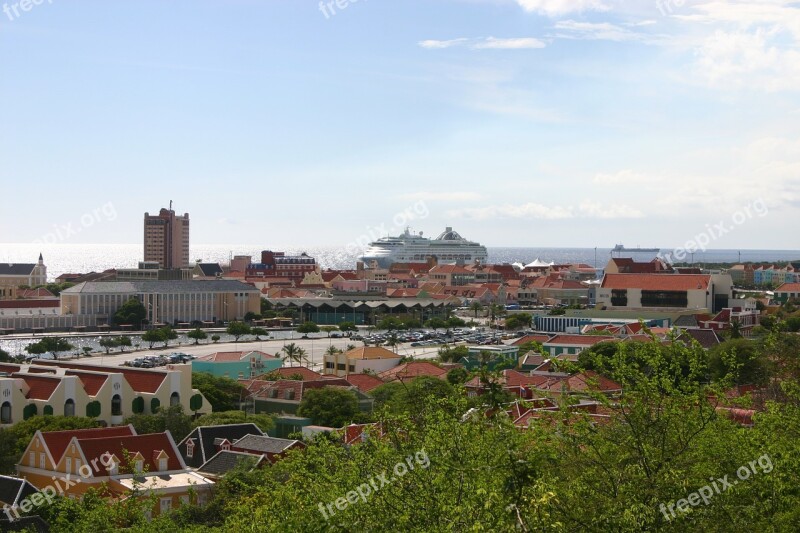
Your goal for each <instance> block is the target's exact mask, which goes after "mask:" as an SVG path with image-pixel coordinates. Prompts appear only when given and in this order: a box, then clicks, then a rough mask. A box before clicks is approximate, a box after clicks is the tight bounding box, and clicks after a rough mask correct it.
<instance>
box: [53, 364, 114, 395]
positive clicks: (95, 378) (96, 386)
mask: <svg viewBox="0 0 800 533" xmlns="http://www.w3.org/2000/svg"><path fill="white" fill-rule="evenodd" d="M64 374H66V375H67V376H78V379H80V380H81V383H83V390H85V391H86V394H88V395H89V396H97V393H98V392H100V389H101V388H102V386H103V385H104V384H105V382H106V381H107V380H108V374H100V373H96V374H95V373H92V372H79V371H77V370H67V371H66V372H64Z"/></svg>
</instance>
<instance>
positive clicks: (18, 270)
mask: <svg viewBox="0 0 800 533" xmlns="http://www.w3.org/2000/svg"><path fill="white" fill-rule="evenodd" d="M34 268H36V264H35V263H0V276H30V275H31V273H32V272H33V269H34Z"/></svg>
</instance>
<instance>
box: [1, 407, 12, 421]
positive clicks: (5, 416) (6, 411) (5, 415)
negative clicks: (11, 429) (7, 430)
mask: <svg viewBox="0 0 800 533" xmlns="http://www.w3.org/2000/svg"><path fill="white" fill-rule="evenodd" d="M0 423H3V424H10V423H11V404H10V403H9V402H3V405H2V407H0Z"/></svg>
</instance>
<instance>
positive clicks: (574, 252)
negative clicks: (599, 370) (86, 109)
mask: <svg viewBox="0 0 800 533" xmlns="http://www.w3.org/2000/svg"><path fill="white" fill-rule="evenodd" d="M262 249H264V248H263V246H257V245H233V244H197V245H193V246H192V247H191V249H190V254H191V260H192V261H202V262H204V263H220V264H226V263H228V262H229V261H230V259H231V257H233V256H234V255H249V256H252V257H253V259H254V260H256V261H257V260H258V258H259V257H260V256H261V250H262ZM487 250H488V252H489V262H490V263H522V264H523V265H525V264H528V263H530V262H532V261H534V260H535V259H539V260H540V261H545V262H547V263H550V262H554V263H556V264H568V263H585V264H587V265H591V266H595V267H597V268H603V267H604V266H605V265H606V263H607V262H608V259H609V257H610V256H611V249H610V248H535V247H487ZM282 251H285V252H286V253H287V254H299V253H301V252H306V253H307V254H308V255H310V256H311V257H314V258H315V259H316V260H317V263H318V264H320V265H321V266H322V268H332V269H350V268H355V264H356V261H357V260H358V256H359V252H357V251H352V250H351V249H349V248H345V247H333V246H295V247H291V248H287V249H285V250H282ZM670 252H673V251H672V250H662V252H661V255H662V257H664V256H666V254H668V253H670ZM39 253H41V254H42V256H43V259H44V264H45V265H46V266H47V277H48V279H51V280H53V279H55V278H57V277H58V276H60V275H61V274H64V273H87V272H102V271H103V270H107V269H111V268H136V266H137V264H138V262H139V261H141V260H142V245H141V244H74V243H58V244H18V243H15V244H0V262H3V263H35V262H36V261H37V260H38V258H39ZM615 255H616V252H615ZM622 256H623V257H626V256H630V257H634V258H635V259H637V260H639V261H645V260H650V259H652V258H654V257H655V256H656V254H655V253H653V252H631V253H623V254H622ZM672 256H673V257H674V253H673V254H672ZM788 261H800V250H711V249H709V250H706V251H698V252H695V253H694V254H693V255H691V256H689V255H687V256H686V262H693V263H694V264H696V265H698V266H703V265H704V264H707V263H736V262H774V263H786V262H788Z"/></svg>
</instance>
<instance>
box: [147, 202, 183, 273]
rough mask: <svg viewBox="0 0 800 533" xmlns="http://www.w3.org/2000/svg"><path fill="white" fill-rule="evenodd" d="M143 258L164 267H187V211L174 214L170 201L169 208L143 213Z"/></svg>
mask: <svg viewBox="0 0 800 533" xmlns="http://www.w3.org/2000/svg"><path fill="white" fill-rule="evenodd" d="M144 260H145V261H155V262H157V263H158V265H159V267H160V268H165V269H173V268H187V267H189V213H184V214H183V216H179V215H176V214H175V211H173V210H172V202H170V209H161V211H159V212H158V214H157V215H150V214H149V213H145V214H144Z"/></svg>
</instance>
